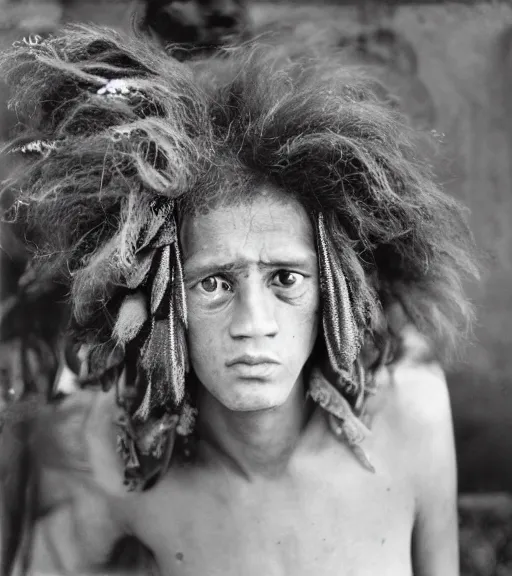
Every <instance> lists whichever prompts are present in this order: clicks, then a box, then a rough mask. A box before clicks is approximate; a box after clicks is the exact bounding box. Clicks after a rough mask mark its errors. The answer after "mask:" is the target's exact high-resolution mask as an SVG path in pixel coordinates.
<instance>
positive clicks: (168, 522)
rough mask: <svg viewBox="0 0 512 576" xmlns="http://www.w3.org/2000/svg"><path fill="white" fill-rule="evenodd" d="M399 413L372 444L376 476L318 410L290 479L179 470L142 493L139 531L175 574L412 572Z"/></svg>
mask: <svg viewBox="0 0 512 576" xmlns="http://www.w3.org/2000/svg"><path fill="white" fill-rule="evenodd" d="M388 393H389V394H391V395H392V394H393V391H392V390H390V391H388ZM396 409H397V407H396V405H395V403H394V402H390V403H389V404H388V405H385V406H383V407H382V410H381V411H380V412H379V414H377V416H376V417H375V419H374V422H373V426H372V428H373V435H372V437H371V438H370V439H369V440H367V441H366V443H365V450H366V451H367V452H368V455H369V456H370V458H371V459H372V463H373V464H374V466H375V468H376V473H374V474H373V473H371V472H368V471H367V470H366V469H365V468H363V467H362V466H361V464H360V463H359V462H358V461H357V460H356V459H355V457H354V455H353V454H352V453H351V452H350V450H349V449H348V448H347V447H346V446H344V445H342V444H340V443H339V442H338V441H337V440H336V439H335V437H334V436H333V435H332V433H331V432H330V430H329V429H328V427H327V424H326V421H325V417H324V416H323V414H322V413H321V412H317V413H316V414H315V415H314V416H313V420H312V422H311V423H310V426H312V427H314V430H310V437H309V441H308V444H307V446H303V445H299V446H298V448H297V450H296V453H295V454H294V457H293V459H292V460H291V462H290V466H289V469H288V471H287V473H286V474H285V475H283V476H282V477H280V478H278V479H268V478H258V479H256V480H253V481H251V482H249V481H247V479H245V478H242V477H241V476H240V475H238V474H235V473H234V471H233V470H232V469H230V468H228V467H226V466H223V465H219V466H218V467H216V468H215V469H212V468H211V467H204V466H201V465H200V464H198V465H196V466H188V467H181V468H175V469H173V470H171V471H170V473H169V475H168V476H167V478H166V479H165V480H163V481H162V482H161V483H160V484H159V485H157V486H156V487H155V488H154V489H152V490H151V491H149V492H148V493H146V494H143V495H142V496H141V497H140V499H139V501H138V503H137V505H136V508H135V509H134V512H135V514H134V517H136V518H137V520H136V523H135V525H134V529H135V531H136V532H137V535H139V536H140V537H141V538H143V540H144V543H145V544H146V545H147V546H148V547H149V548H150V549H152V550H153V551H154V552H155V555H156V557H157V559H158V561H159V564H160V568H161V572H162V575H165V576H202V575H203V574H208V575H212V576H214V575H217V574H218V575H221V574H222V575H223V576H231V575H232V576H238V575H239V574H244V575H247V576H260V575H261V574H266V575H268V576H291V575H293V576H310V575H311V576H313V575H315V576H316V575H317V574H322V575H324V576H341V575H352V574H353V575H354V576H374V575H375V574H379V575H382V576H386V575H389V576H410V575H411V574H412V568H411V536H412V531H413V526H414V515H415V493H414V487H413V482H412V477H411V474H410V473H409V465H408V460H407V459H406V458H405V459H404V453H403V449H404V443H403V437H402V442H400V437H401V436H402V433H403V430H401V429H400V428H401V426H400V421H399V420H397V419H396V414H395V413H394V412H395V410H396ZM164 510H165V511H166V513H164Z"/></svg>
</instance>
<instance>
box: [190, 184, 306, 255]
mask: <svg viewBox="0 0 512 576" xmlns="http://www.w3.org/2000/svg"><path fill="white" fill-rule="evenodd" d="M180 239H181V244H182V248H183V256H184V259H185V262H187V261H188V260H190V259H198V258H201V257H206V256H208V257H210V258H215V259H218V260H219V261H225V260H226V259H231V260H233V259H237V258H247V259H257V258H260V257H262V256H265V255H267V256H271V255H274V256H275V257H277V256H279V255H281V256H283V257H284V256H287V255H288V256H294V255H297V256H303V257H310V258H311V257H314V258H315V259H316V250H315V239H314V233H313V227H312V225H311V221H310V218H309V217H308V215H307V213H306V211H305V209H304V208H303V207H302V205H301V204H300V203H299V202H298V201H296V200H295V199H293V198H290V197H287V196H285V195H284V194H283V193H280V192H278V191H275V190H273V189H271V188H268V187H262V188H261V189H260V190H258V191H257V194H256V195H255V196H254V197H253V198H252V199H251V200H249V201H246V202H238V203H236V204H228V205H223V206H218V207H215V208H213V209H212V210H210V211H209V212H208V213H206V214H196V215H191V216H187V217H185V218H184V220H183V222H182V225H181V233H180Z"/></svg>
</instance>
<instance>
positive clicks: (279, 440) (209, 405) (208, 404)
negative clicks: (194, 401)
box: [198, 377, 311, 479]
mask: <svg viewBox="0 0 512 576" xmlns="http://www.w3.org/2000/svg"><path fill="white" fill-rule="evenodd" d="M198 408H199V421H198V426H199V432H200V436H201V442H200V447H199V451H200V452H199V455H200V457H201V458H202V459H203V460H205V461H206V462H207V463H213V462H216V463H218V462H219V461H220V462H222V463H224V464H227V465H228V466H230V467H232V468H234V469H235V470H236V471H237V472H238V473H240V474H241V475H243V476H245V477H246V478H248V479H251V478H254V477H256V476H265V477H277V476H280V475H282V474H284V473H285V471H286V469H287V466H288V463H289V461H290V458H291V456H292V454H293V452H294V450H295V447H296V446H297V443H298V440H299V438H300V437H301V435H302V432H303V429H304V427H305V425H306V422H307V421H308V419H309V417H310V415H311V404H310V403H309V402H308V401H307V400H306V397H305V393H304V381H303V378H302V377H301V378H300V379H299V381H298V382H297V383H296V384H295V386H294V388H293V391H292V393H291V394H290V396H289V397H288V399H287V401H286V402H285V403H284V404H283V405H281V406H279V407H276V408H271V409H268V410H261V411H253V412H238V411H237V412H235V411H232V410H229V409H228V408H226V407H225V406H224V405H223V404H221V403H220V402H219V401H218V400H217V399H216V398H214V397H213V396H212V395H211V394H210V393H209V392H208V391H207V390H205V389H204V388H202V387H201V389H200V392H199V398H198Z"/></svg>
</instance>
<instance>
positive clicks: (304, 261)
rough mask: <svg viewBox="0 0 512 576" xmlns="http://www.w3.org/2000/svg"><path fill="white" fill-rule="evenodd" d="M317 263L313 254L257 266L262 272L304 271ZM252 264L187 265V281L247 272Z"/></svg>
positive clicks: (214, 263)
mask: <svg viewBox="0 0 512 576" xmlns="http://www.w3.org/2000/svg"><path fill="white" fill-rule="evenodd" d="M316 262H317V257H316V254H314V253H311V255H305V256H304V257H298V258H287V259H279V260H272V261H270V262H264V261H261V260H260V261H259V262H258V263H257V265H258V268H259V269H260V270H268V269H271V268H292V269H293V268H298V269H304V268H309V267H310V266H311V264H313V263H314V264H316ZM252 264H253V262H251V261H248V260H240V261H237V262H226V263H221V264H219V263H216V262H205V263H202V264H200V263H199V264H191V265H188V266H187V264H186V263H185V265H184V272H185V281H190V280H193V279H197V278H206V277H208V276H212V275H214V274H230V273H231V274H233V273H236V272H241V271H243V270H246V269H247V268H248V267H249V266H251V265H252Z"/></svg>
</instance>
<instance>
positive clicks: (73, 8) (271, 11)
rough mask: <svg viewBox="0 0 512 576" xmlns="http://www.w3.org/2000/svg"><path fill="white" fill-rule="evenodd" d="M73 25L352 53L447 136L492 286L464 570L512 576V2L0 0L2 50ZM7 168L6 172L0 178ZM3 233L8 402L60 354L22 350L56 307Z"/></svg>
mask: <svg viewBox="0 0 512 576" xmlns="http://www.w3.org/2000/svg"><path fill="white" fill-rule="evenodd" d="M70 21H78V22H80V21H82V22H95V23H100V24H106V25H109V26H113V27H116V28H121V29H125V30H131V29H132V26H133V25H134V23H135V24H136V25H137V26H138V27H139V28H140V29H141V30H142V31H143V33H144V34H147V36H148V38H149V39H150V41H153V42H157V43H160V44H162V45H165V44H166V43H168V42H178V43H182V44H184V45H197V46H205V45H221V44H223V43H225V42H231V41H233V40H235V39H237V38H240V39H245V38H250V37H255V36H259V37H260V38H261V39H262V41H264V42H266V43H275V44H279V43H284V42H285V43H287V44H288V45H289V46H290V47H291V49H292V51H293V49H294V47H296V49H297V51H299V50H300V49H301V46H303V45H304V44H308V45H309V46H311V47H313V48H314V49H315V50H317V51H318V53H319V54H327V53H329V54H336V53H337V52H340V51H343V54H344V56H343V57H344V58H347V55H348V57H349V58H350V59H352V60H353V61H354V62H358V63H361V64H365V65H367V66H369V67H370V68H371V69H372V72H373V74H374V75H376V76H377V77H378V78H380V79H381V80H382V82H383V97H385V98H388V99H389V100H390V101H391V102H392V103H393V105H396V106H398V107H400V108H401V109H402V110H404V111H405V112H406V113H407V114H408V115H409V117H410V118H411V121H412V122H413V123H414V124H415V125H416V126H418V127H419V128H422V129H426V130H430V131H435V135H436V137H437V139H438V140H439V142H440V146H439V148H438V150H437V151H436V153H435V154H432V156H431V162H432V163H433V164H434V167H435V171H436V173H437V175H438V178H439V180H440V182H441V183H442V184H443V185H444V187H445V189H446V190H447V191H448V192H449V193H450V194H453V195H454V196H456V197H457V198H459V199H461V200H463V201H464V202H465V203H466V205H467V206H468V207H469V208H470V211H471V222H472V226H473V230H474V233H475V236H476V240H477V243H478V246H479V248H480V250H481V252H482V257H483V262H484V275H483V280H482V282H481V284H479V285H478V286H472V287H470V290H471V296H472V298H473V300H474V302H475V304H476V306H477V313H478V322H477V325H476V328H475V333H474V338H473V341H472V343H471V344H469V345H468V348H467V350H466V351H465V353H464V355H463V356H462V357H461V358H460V359H459V360H458V361H457V362H456V364H455V365H454V367H453V368H452V369H451V370H450V373H449V374H448V377H449V386H450V391H451V395H452V403H453V412H454V420H455V430H456V442H457V452H458V464H459V487H460V518H461V543H462V552H461V554H462V566H463V574H464V575H465V576H470V575H478V576H484V575H497V576H503V575H512V499H511V497H510V496H509V494H510V493H512V382H511V378H512V329H511V327H512V226H511V219H512V162H511V160H512V94H511V92H512V4H511V3H510V2H497V1H494V2H476V1H469V0H468V1H465V2H443V1H441V0H438V1H433V0H432V1H427V0H425V1H423V2H413V1H409V2H400V1H398V0H396V1H391V0H387V1H378V0H372V1H359V2H357V1H354V2H348V1H338V2H336V1H334V0H333V1H330V2H328V1H325V2H320V1H318V0H311V1H310V2H307V1H302V2H285V1H274V2H260V1H256V0H253V1H252V2H245V1H242V0H183V1H172V0H83V1H82V0H39V1H38V0H25V1H23V0H0V50H1V49H2V46H3V47H5V46H9V45H10V44H11V43H12V42H13V41H14V40H16V39H20V38H22V37H25V36H28V35H29V34H41V35H44V34H47V33H49V32H52V31H55V30H57V29H58V28H59V26H61V25H62V24H63V23H65V22H70ZM0 82H1V79H0ZM6 100H7V94H6V90H5V88H4V87H3V86H2V85H1V84H0V139H2V140H5V138H7V137H8V134H9V132H10V130H11V129H12V128H13V126H14V123H15V118H14V117H13V116H12V115H11V114H10V113H9V112H7V110H6V107H5V102H6ZM7 169H8V167H6V166H5V165H2V166H0V172H2V173H0V177H4V176H5V173H6V170H7ZM1 234H2V238H1V241H2V244H1V248H2V250H1V252H0V266H1V281H2V282H1V290H2V294H1V299H0V300H1V306H0V322H1V325H2V343H1V344H0V392H1V391H3V394H4V396H5V397H4V400H5V401H7V400H8V398H7V397H6V395H7V396H8V394H9V393H12V390H13V388H14V390H16V389H17V387H19V386H21V384H19V383H18V382H21V380H22V379H23V377H24V374H25V376H26V373H27V370H29V369H30V363H32V364H33V365H34V364H35V365H37V363H38V362H44V361H46V362H47V363H48V366H49V369H50V371H51V369H52V361H53V362H54V364H55V366H56V365H57V364H58V359H55V358H53V360H52V357H51V352H49V351H48V350H47V349H45V348H44V344H41V339H39V343H38V344H37V345H35V344H34V345H33V346H32V348H33V350H32V349H31V354H29V355H28V356H26V357H23V358H21V356H20V354H21V353H20V351H19V342H20V339H23V338H24V336H23V331H24V330H26V329H29V330H32V331H34V325H35V323H36V320H35V315H31V316H30V320H29V323H30V326H28V325H27V324H26V322H27V320H26V316H27V314H26V310H27V309H30V307H31V306H36V307H37V306H39V308H41V302H42V301H43V302H44V299H43V300H41V299H40V298H39V297H38V299H35V297H34V298H33V299H31V297H30V294H29V295H28V296H27V295H24V297H23V299H22V301H20V296H19V293H18V287H17V286H18V284H17V283H18V280H19V278H20V276H21V275H22V273H23V270H24V263H25V254H24V247H23V246H22V245H20V244H19V243H18V242H17V241H16V240H15V239H14V237H13V235H12V234H11V232H10V230H9V229H6V228H5V227H4V228H2V230H1ZM24 281H25V282H30V279H28V280H27V279H26V278H25V280H24ZM50 292H51V290H50ZM49 297H50V298H51V295H50V296H49ZM43 307H44V305H43ZM23 308H24V309H25V313H24V314H21V310H22V309H23ZM44 324H45V323H44V321H41V327H40V328H37V329H38V330H40V335H41V336H42V340H43V341H46V343H47V344H50V345H51V344H52V339H54V338H55V337H56V335H55V333H54V332H52V331H51V330H50V333H48V334H45V333H44V331H45V328H44ZM29 348H30V346H29ZM45 350H46V351H45ZM27 364H28V365H29V366H28V367H27ZM41 373H42V372H41ZM43 384H44V383H43ZM43 384H41V383H37V382H36V383H35V385H36V386H37V385H43ZM9 391H11V392H9Z"/></svg>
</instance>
